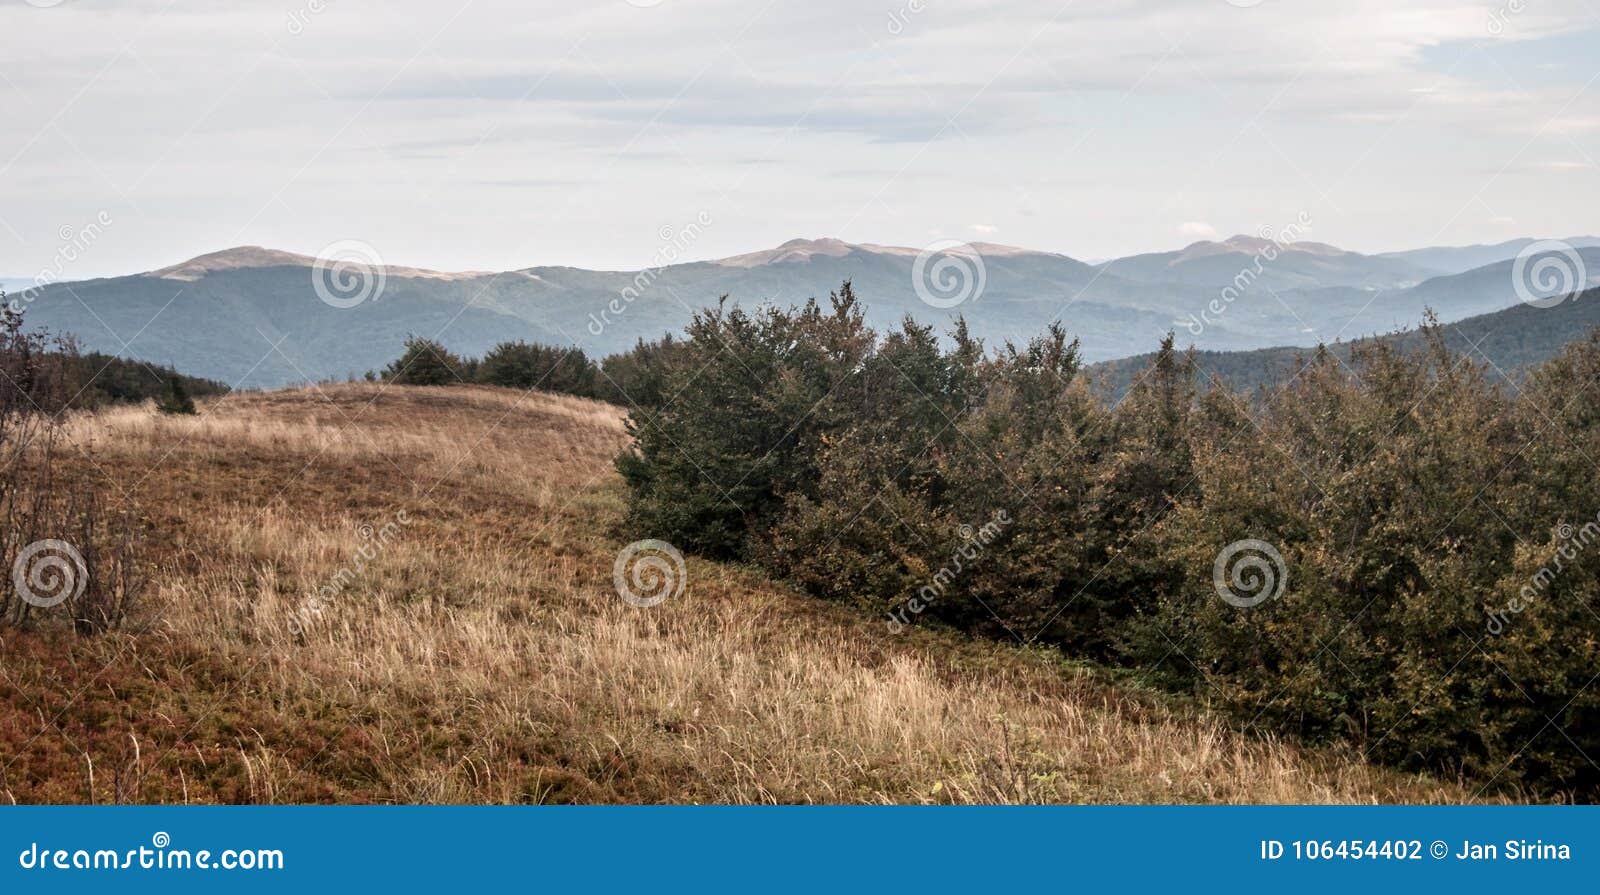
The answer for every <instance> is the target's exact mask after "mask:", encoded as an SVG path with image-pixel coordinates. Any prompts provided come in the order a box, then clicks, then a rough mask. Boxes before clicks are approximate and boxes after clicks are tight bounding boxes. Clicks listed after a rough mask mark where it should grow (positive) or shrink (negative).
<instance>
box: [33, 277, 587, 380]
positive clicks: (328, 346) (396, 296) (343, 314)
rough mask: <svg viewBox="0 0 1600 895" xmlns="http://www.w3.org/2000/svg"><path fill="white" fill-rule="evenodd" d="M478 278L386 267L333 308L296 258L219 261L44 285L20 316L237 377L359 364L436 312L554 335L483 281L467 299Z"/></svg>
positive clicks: (470, 326) (507, 332) (477, 328)
mask: <svg viewBox="0 0 1600 895" xmlns="http://www.w3.org/2000/svg"><path fill="white" fill-rule="evenodd" d="M480 285H481V284H480V283H479V282H478V281H476V280H461V281H451V282H441V281H435V280H420V279H413V278H406V277H390V278H389V279H388V282H387V284H386V286H385V289H384V292H383V295H382V297H381V298H380V299H379V300H377V301H368V302H365V303H362V304H360V305H358V306H356V307H353V308H349V309H339V308H334V307H331V306H329V305H327V304H325V303H323V302H322V301H321V300H320V299H319V298H318V297H317V295H316V293H315V292H314V291H313V290H312V288H311V279H310V271H309V270H308V269H307V268H301V267H266V268H254V269H240V270H230V271H219V272H214V273H209V274H206V275H204V276H202V277H200V278H199V279H197V280H194V281H183V280H174V279H165V278H161V277H155V276H132V277H117V278H114V279H102V280H88V281H84V282H80V283H71V284H63V285H56V286H48V287H45V288H43V289H41V290H39V291H38V292H37V293H35V294H34V296H35V297H34V298H33V300H32V301H31V302H30V303H29V304H28V310H27V320H28V324H29V325H30V326H31V327H44V328H48V329H51V330H53V331H58V332H70V333H73V334H74V335H76V336H78V338H79V339H80V341H81V342H82V343H83V345H84V346H85V347H86V348H90V349H94V350H100V351H106V352H109V353H116V352H122V353H123V354H124V355H125V356H129V357H137V358H142V359H148V360H152V361H156V362H160V363H170V364H173V365H175V366H177V367H178V368H179V369H181V370H183V371H184V372H186V373H191V374H194V375H198V376H205V377H208V378H212V379H217V380H221V381H223V382H225V383H228V384H229V385H233V386H238V387H258V386H272V385H280V384H283V383H286V382H296V381H303V380H305V379H307V378H312V379H316V378H322V377H330V376H344V375H346V374H349V373H355V374H360V373H362V372H364V371H366V370H368V369H374V368H379V367H382V366H383V364H384V363H386V362H387V361H388V360H390V359H392V358H394V357H395V356H396V355H398V354H399V348H400V345H401V344H402V343H403V342H404V340H405V337H406V335H407V334H408V333H426V334H431V333H433V332H436V331H438V330H440V329H443V328H445V327H446V325H447V324H448V326H449V330H448V331H449V332H450V333H451V341H452V342H455V341H461V342H466V343H470V344H478V345H487V344H492V343H493V342H496V341H499V340H501V339H506V338H527V339H542V340H545V341H559V336H558V335H557V334H555V333H553V332H551V331H549V330H546V329H542V328H540V327H537V326H534V325H532V324H530V323H529V322H528V321H526V320H523V319H521V318H518V317H515V316H512V315H510V314H507V313H505V312H503V311H500V310H496V309H495V308H494V302H495V300H496V299H497V297H498V296H497V295H496V289H495V288H494V287H490V288H488V289H485V290H483V291H482V297H480V298H479V299H478V301H477V302H475V303H474V304H473V305H472V306H471V307H468V306H467V303H468V301H469V300H471V299H472V298H473V297H474V295H475V294H477V292H478V291H479V287H480ZM452 318H453V319H454V322H453V323H452V322H451V320H452ZM124 345H126V347H124ZM274 345H276V346H277V348H276V350H275V349H274V347H273V346H274Z"/></svg>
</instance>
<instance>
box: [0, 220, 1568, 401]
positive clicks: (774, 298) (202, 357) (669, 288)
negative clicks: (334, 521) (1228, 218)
mask: <svg viewBox="0 0 1600 895" xmlns="http://www.w3.org/2000/svg"><path fill="white" fill-rule="evenodd" d="M1533 242H1534V240H1532V239H1524V240H1514V241H1511V242H1506V243H1501V244H1498V245H1493V246H1468V247H1434V248H1423V249H1416V250H1411V251H1403V252H1392V253H1387V254H1379V255H1367V254H1361V253H1357V252H1350V251H1345V250H1343V249H1339V248H1336V247H1334V246H1330V245H1326V244H1322V243H1315V242H1306V241H1285V240H1280V241H1273V240H1269V239H1262V238H1257V237H1249V236H1235V237H1232V238H1230V239H1227V240H1222V241H1202V242H1196V243H1194V244H1192V245H1189V246H1186V247H1184V248H1182V249H1180V250H1176V251H1171V252H1161V253H1151V254H1142V255H1134V256H1130V257H1127V258H1119V259H1114V260H1111V261H1106V262H1102V263H1098V264H1088V263H1085V262H1082V261H1078V260H1075V259H1073V258H1071V257H1068V256H1066V255H1063V254H1058V253H1054V252H1046V251H1035V250H1029V249H1021V248H1015V247H1010V246H1001V245H994V244H988V243H974V244H970V245H959V246H953V247H951V248H947V249H941V250H939V251H931V250H919V249H916V248H905V247H895V246H882V245H873V244H858V243H847V242H843V241H841V240H838V239H831V238H822V239H796V240H791V241H789V242H786V243H784V244H782V245H780V246H777V247H775V248H772V249H767V250H764V251H758V252H752V253H749V254H744V255H738V256H734V257H730V258H722V259H718V260H712V261H695V262H685V263H672V264H663V265H662V266H659V267H651V268H646V269H643V270H638V271H597V270H584V269H580V268H574V267H557V266H549V267H531V268H525V269H520V270H511V271H500V272H491V271H467V272H455V273H447V272H440V271H430V270H423V269H418V268H411V267H400V266H393V265H379V264H378V263H376V262H372V263H371V264H370V266H368V267H366V268H359V267H353V268H347V269H340V268H338V267H331V268H329V267H327V265H326V262H324V263H322V264H320V265H319V262H318V259H315V258H312V257H309V256H305V255H297V254H292V253H289V252H282V251H277V250H273V249H266V248H261V247H254V246H251V247H240V248H234V249H228V250H224V251H220V252H215V253H211V254H208V255H202V256H200V257H197V258H193V259H190V260H188V261H185V262H182V263H180V264H175V265H171V266H168V267H164V268H160V269H156V270H152V271H149V272H146V273H140V274H133V275H129V276H120V277H110V278H104V279H94V280H83V281H77V282H63V283H56V284H53V285H47V286H42V287H39V288H36V289H24V290H20V295H19V294H17V293H18V291H19V290H15V289H13V290H11V291H12V292H13V295H12V299H13V300H14V301H18V302H19V303H20V304H22V305H24V306H26V308H27V320H28V324H29V326H30V327H34V328H45V329H49V330H51V331H54V332H68V333H72V334H73V335H75V336H76V337H77V338H78V339H79V341H80V343H81V344H82V345H83V346H84V347H85V348H88V349H91V350H99V351H105V352H107V353H112V354H121V355H123V356H127V357H134V358H139V359H143V360H149V361H152V362H156V363H162V364H171V365H174V366H176V367H177V368H179V369H181V370H183V371H184V372H186V373H190V374H193V375H199V376H205V377H208V378H212V379H217V380H221V381H223V382H226V383H228V384H230V385H235V386H236V387H245V388H249V387H271V386H276V385H283V384H288V383H294V382H302V381H307V380H318V379H327V378H344V377H346V376H348V375H359V374H361V373H363V372H365V371H367V370H372V369H380V368H382V367H383V366H384V365H385V364H386V363H387V362H388V361H390V360H392V359H393V358H394V357H396V356H397V355H398V354H399V353H400V351H401V346H402V343H403V342H404V340H405V338H406V337H407V335H409V334H417V335H423V336H429V337H437V338H438V339H439V340H440V341H441V342H443V343H444V344H445V345H446V346H447V347H449V348H451V349H452V350H454V351H457V352H459V353H462V354H469V355H472V354H480V353H482V352H483V351H484V350H486V349H487V348H489V347H490V346H492V345H493V344H495V343H498V342H501V341H505V340H514V339H525V340H529V341H539V342H545V343H549V344H557V345H577V346H579V347H581V348H583V349H584V350H585V351H587V352H588V353H590V354H591V355H604V354H608V353H612V352H615V351H619V350H624V349H627V348H629V347H631V346H632V345H633V344H634V343H635V342H636V341H637V340H638V339H640V338H646V339H653V338H657V337H659V336H661V335H662V334H663V333H666V332H669V331H677V330H679V329H681V328H682V327H683V325H684V324H685V323H686V322H687V321H688V320H689V318H690V316H691V314H692V313H693V312H694V311H695V310H697V309H700V308H703V307H706V306H708V305H712V304H715V303H716V302H717V301H718V300H719V299H720V298H721V297H723V296H728V297H729V300H730V301H731V302H736V303H740V304H743V305H745V306H755V305H759V304H761V303H764V302H773V303H779V304H788V303H795V302H800V301H803V300H805V299H807V298H811V297H823V296H826V295H827V294H828V293H829V292H830V291H832V290H835V289H837V288H838V287H839V284H840V283H841V282H843V281H844V280H847V279H848V280H851V281H852V282H853V284H854V287H855V291H856V293H857V295H858V296H859V297H860V298H861V299H862V301H863V303H864V304H865V306H866V313H867V316H868V319H869V322H871V323H872V324H873V325H874V326H876V327H879V328H885V327H888V326H893V325H896V324H898V322H899V321H900V319H902V318H903V317H904V316H906V315H911V316H913V317H915V318H916V319H918V320H919V321H922V322H924V323H933V324H937V325H940V326H941V327H944V326H947V325H948V324H949V323H950V321H952V320H953V319H954V317H955V316H956V315H957V314H959V315H962V316H964V317H965V318H966V319H967V321H968V322H969V324H970V326H971V328H972V330H973V332H974V333H975V334H976V335H978V336H981V337H983V338H985V339H986V340H988V341H989V342H991V343H996V342H999V341H1003V340H1007V339H1010V340H1021V339H1026V338H1027V337H1028V336H1030V335H1032V334H1034V333H1037V332H1039V331H1040V330H1041V329H1043V328H1044V327H1045V326H1047V325H1048V324H1050V323H1052V322H1055V321H1060V322H1061V323H1062V324H1063V325H1065V326H1066V328H1067V329H1068V331H1069V332H1071V333H1072V334H1073V335H1075V336H1077V337H1079V338H1080V339H1081V340H1082V351H1083V355H1084V357H1085V359H1086V360H1088V361H1090V362H1095V361H1105V360H1110V359H1115V358H1121V357H1127V356H1130V355H1135V354H1138V353H1140V352H1145V351H1149V350H1150V349H1151V348H1153V347H1154V346H1155V344H1156V343H1157V342H1158V341H1159V340H1160V338H1161V337H1162V336H1163V335H1164V334H1165V333H1167V332H1169V331H1171V332H1176V334H1177V335H1178V338H1179V341H1180V343H1181V344H1184V345H1188V344H1193V345H1195V346H1196V347H1198V348H1200V349H1204V350H1210V351H1241V350H1252V349H1260V348H1264V347H1268V346H1284V345H1287V346H1309V345H1314V344H1317V343H1319V342H1333V341H1340V340H1346V341H1347V340H1350V339H1353V338H1358V337H1361V336H1367V335H1372V334H1378V333H1385V332H1389V331H1392V330H1395V329H1397V328H1403V327H1412V326H1415V325H1416V324H1417V323H1418V322H1419V321H1420V320H1421V318H1422V315H1423V313H1424V311H1425V310H1427V309H1432V310H1433V311H1434V312H1435V313H1436V314H1437V315H1438V316H1439V318H1440V319H1441V320H1444V321H1454V320H1461V319H1464V318H1467V317H1471V316H1474V315H1480V314H1484V313H1487V312H1492V311H1498V310H1503V309H1505V308H1509V307H1512V306H1514V305H1517V304H1518V303H1519V302H1518V296H1517V292H1516V290H1515V289H1514V286H1513V274H1514V266H1515V260H1514V259H1515V258H1516V256H1517V254H1518V252H1520V251H1522V250H1523V249H1525V248H1526V247H1527V246H1529V245H1531V244H1532V243H1533ZM1564 242H1565V243H1567V244H1568V245H1570V246H1572V247H1573V254H1574V255H1575V256H1576V257H1577V258H1578V259H1579V264H1578V267H1580V268H1581V272H1582V273H1583V279H1584V280H1585V281H1586V282H1590V283H1593V282H1600V238H1595V237H1573V238H1569V239H1566V240H1564ZM1589 272H1593V273H1592V274H1591V273H1589ZM346 305H348V306H346Z"/></svg>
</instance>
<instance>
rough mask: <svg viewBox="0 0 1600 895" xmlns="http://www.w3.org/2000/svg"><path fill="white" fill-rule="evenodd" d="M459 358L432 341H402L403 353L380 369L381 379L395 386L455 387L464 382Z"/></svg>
mask: <svg viewBox="0 0 1600 895" xmlns="http://www.w3.org/2000/svg"><path fill="white" fill-rule="evenodd" d="M461 367H462V363H461V358H459V357H456V356H455V355H454V354H451V353H450V352H449V351H447V350H445V347H444V346H443V345H441V344H439V343H438V342H436V341H434V340H432V339H424V338H422V337H421V336H412V337H410V338H408V339H406V350H405V353H403V354H401V355H400V356H399V357H398V358H396V359H395V360H394V362H393V363H391V364H389V366H388V367H385V368H384V371H383V378H384V379H385V380H387V381H389V382H393V383H396V384H399V385H456V384H457V383H460V382H464V381H465V377H464V376H463V375H462V370H461Z"/></svg>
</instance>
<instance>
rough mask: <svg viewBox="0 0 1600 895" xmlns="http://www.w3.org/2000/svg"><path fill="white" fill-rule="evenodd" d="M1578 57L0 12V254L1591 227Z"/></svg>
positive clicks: (1401, 31)
mask: <svg viewBox="0 0 1600 895" xmlns="http://www.w3.org/2000/svg"><path fill="white" fill-rule="evenodd" d="M1596 46H1600V0H1572V2H1563V0H1549V2H1546V0H1501V2H1455V0H1422V2H1398V0H1379V2H1369V0H1341V2H1338V3H1330V2H1310V0H1300V2H1296V0H1181V2H1180V0H1128V2H1116V0H1076V2H1067V3H1064V4H1060V5H1058V4H1056V3H1055V2H1054V0H1031V2H1013V0H988V2H982V0H978V2H955V0H850V2H834V0H810V2H798V0H741V2H731V0H573V2H566V3H547V2H501V0H427V2H419V0H388V2H382V3H379V2H356V0H281V2H259V0H233V2H229V3H225V4H223V3H215V2H212V3H200V2H178V0H170V2H169V0H0V58H4V59H5V60H6V62H5V64H4V65H3V66H0V275H4V276H8V277H29V278H31V277H33V276H34V275H36V274H37V273H38V272H39V271H41V270H45V269H50V270H52V271H53V273H54V274H55V275H56V276H57V277H59V278H61V279H80V278H88V277H95V276H109V275H117V274H124V273H131V272H136V271H144V270H150V269H153V268H157V267H161V266H165V265H168V264H172V263H175V262H178V261H181V260H183V259H186V258H189V257H192V256H194V255H198V254H201V253H204V252H209V251H215V250H218V249H222V248H227V247H230V246H235V245H247V244H250V245H264V246H268V247H271V248H276V249H283V250H287V251H294V252H300V253H303V254H310V255H315V254H319V253H320V252H322V251H323V250H324V249H325V248H326V247H327V246H330V245H335V244H340V243H342V242H347V241H351V240H354V241H359V242H360V243H363V244H365V245H369V246H371V247H372V248H373V249H374V250H375V252H376V253H377V255H378V257H380V258H381V259H382V260H383V261H385V262H387V263H390V264H401V265H410V266H415V267H427V268H435V269H441V270H505V269H513V268H520V267H529V266H535V265H546V264H565V265H572V266H577V267H588V268H599V269H638V268H643V267H646V266H648V265H650V264H651V263H652V261H653V259H657V258H659V257H660V256H661V252H662V249H663V245H664V243H663V240H664V239H666V238H667V237H668V236H669V235H671V234H681V233H682V232H683V231H684V229H685V228H686V227H690V225H694V224H697V223H698V224H700V225H698V226H695V227H693V228H692V229H694V230H695V232H696V235H695V237H694V239H693V244H692V245H688V246H675V247H674V250H675V252H677V253H678V255H679V256H680V257H686V258H716V257H722V256H727V255H733V254H738V253H742V252H749V251H755V250H759V249H764V248H769V247H771V246H774V245H777V244H778V243H781V242H783V241H785V240H788V239H792V238H796V237H806V238H816V237H824V236H832V237H838V238H841V239H845V240H847V241H852V242H873V243H883V244H891V245H905V246H913V247H921V246H926V245H928V244H930V243H933V242H936V241H939V240H962V241H984V242H996V243H1003V244H1010V245H1017V246H1024V247H1028V248H1034V249H1041V250H1048V251H1056V252H1062V253H1064V254H1067V255H1071V256H1073V257H1076V258H1082V259H1098V258H1109V257H1115V256H1118V255H1124V254H1130V253H1134V252H1142V251H1159V250H1165V249H1172V248H1177V247H1180V246H1183V245H1185V244H1187V243H1189V242H1193V241H1195V240H1197V239H1206V238H1211V237H1213V236H1227V235H1230V234H1234V233H1249V234H1255V233H1260V232H1264V231H1267V230H1274V231H1277V230H1281V229H1283V228H1284V227H1286V226H1288V225H1290V224H1294V223H1296V222H1297V221H1302V220H1309V221H1310V222H1311V225H1310V228H1309V231H1308V233H1309V238H1313V239H1316V240H1318V241H1321V242H1330V243H1334V244H1336V245H1340V246H1343V247H1345V248H1349V249H1352V250H1357V251H1385V250H1395V249H1404V248H1414V247H1419V246H1424V245H1438V244H1469V243H1477V242H1497V241H1501V240H1504V239H1509V238H1513V237H1517V236H1541V237H1562V236H1572V235H1577V234H1585V233H1594V232H1596V231H1600V215H1597V211H1596V208H1597V203H1596V201H1595V200H1596V198H1597V197H1600V85H1597V83H1596V81H1597V79H1600V53H1596V52H1595V49H1594V48H1595V47H1596ZM680 241H681V240H680Z"/></svg>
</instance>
